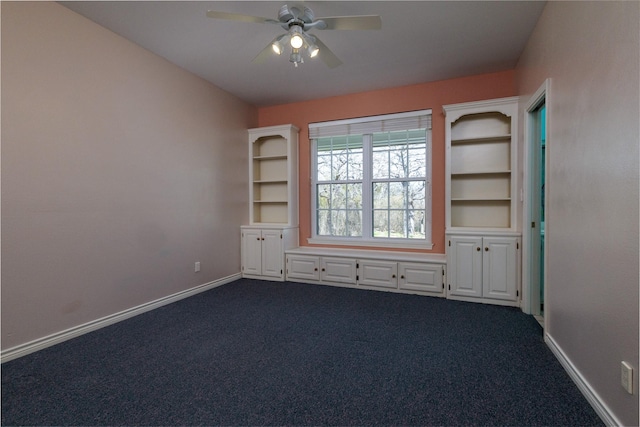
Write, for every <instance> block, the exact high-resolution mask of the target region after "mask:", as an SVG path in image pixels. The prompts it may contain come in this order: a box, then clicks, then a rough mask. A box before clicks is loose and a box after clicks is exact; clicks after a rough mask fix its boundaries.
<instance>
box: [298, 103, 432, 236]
mask: <svg viewBox="0 0 640 427" xmlns="http://www.w3.org/2000/svg"><path fill="white" fill-rule="evenodd" d="M309 136H310V138H311V140H312V156H313V163H312V193H313V194H312V215H313V218H312V226H313V233H312V238H311V239H310V242H311V243H333V244H336V243H337V244H340V243H342V244H350V245H363V246H382V247H385V246H390V247H421V248H430V247H431V200H430V196H431V112H430V111H419V112H415V113H403V114H393V115H387V116H377V117H370V118H364V119H357V120H341V121H335V122H324V123H312V124H310V125H309Z"/></svg>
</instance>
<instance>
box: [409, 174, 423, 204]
mask: <svg viewBox="0 0 640 427" xmlns="http://www.w3.org/2000/svg"><path fill="white" fill-rule="evenodd" d="M425 187H426V186H425V182H424V181H411V182H409V185H408V194H407V204H408V208H413V209H424V208H425V204H424V202H425V197H426V194H425Z"/></svg>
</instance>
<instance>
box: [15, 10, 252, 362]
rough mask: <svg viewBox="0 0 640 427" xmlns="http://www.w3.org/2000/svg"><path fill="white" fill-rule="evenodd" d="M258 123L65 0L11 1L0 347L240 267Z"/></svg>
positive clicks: (245, 109) (230, 100) (247, 109)
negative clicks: (250, 155) (252, 131)
mask: <svg viewBox="0 0 640 427" xmlns="http://www.w3.org/2000/svg"><path fill="white" fill-rule="evenodd" d="M256 124H257V111H256V109H255V108H253V107H251V106H249V105H247V104H245V103H243V102H241V101H239V100H238V99H237V98H235V97H233V96H231V95H230V94H228V93H226V92H224V91H222V90H220V89H219V88H216V87H214V86H212V85H211V84H209V83H207V82H206V81H204V80H202V79H200V78H198V77H196V76H194V75H192V74H190V73H188V72H186V71H185V70H183V69H181V68H179V67H177V66H175V65H173V64H171V63H169V62H167V61H166V60H164V59H162V58H160V57H158V56H156V55H154V54H151V53H150V52H148V51H146V50H144V49H142V48H141V47H139V46H137V45H134V44H132V43H131V42H129V41H127V40H125V39H123V38H121V37H119V36H117V35H115V34H114V33H112V32H110V31H108V30H106V29H104V28H102V27H100V26H98V25H96V24H94V23H93V22H91V21H89V20H87V19H85V18H83V17H81V16H80V15H77V14H75V13H74V12H71V11H70V10H68V9H67V8H65V7H63V6H60V5H58V4H56V3H53V2H41V3H40V2H39V3H31V2H24V3H23V2H16V3H12V2H2V349H3V350H5V349H8V348H12V347H14V346H17V345H20V344H24V343H26V342H29V341H31V340H35V339H39V338H42V337H46V336H48V335H50V334H52V333H56V332H59V331H63V330H66V329H68V328H72V327H75V326H78V325H82V324H85V323H87V322H90V321H93V320H95V319H99V318H101V317H103V316H107V315H111V314H114V313H118V312H120V311H123V310H126V309H129V308H131V307H136V306H138V305H140V304H144V303H147V302H150V301H154V300H156V299H159V298H163V297H166V296H168V295H172V294H174V293H177V292H181V291H184V290H187V289H190V288H193V287H196V286H198V285H202V284H205V283H208V282H212V281H216V280H219V279H223V278H225V277H228V276H231V275H233V274H236V273H238V272H239V271H240V238H239V227H240V225H241V224H242V223H245V222H246V221H247V219H248V218H247V211H248V206H247V200H248V194H247V192H248V182H247V180H248V177H247V175H248V173H247V131H246V130H247V128H249V127H252V126H255V125H256ZM195 261H200V262H201V263H202V264H201V265H202V271H201V272H199V273H195V272H194V262H195Z"/></svg>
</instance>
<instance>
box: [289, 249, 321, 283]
mask: <svg viewBox="0 0 640 427" xmlns="http://www.w3.org/2000/svg"><path fill="white" fill-rule="evenodd" d="M287 279H293V280H295V279H303V280H320V257H317V256H309V255H287Z"/></svg>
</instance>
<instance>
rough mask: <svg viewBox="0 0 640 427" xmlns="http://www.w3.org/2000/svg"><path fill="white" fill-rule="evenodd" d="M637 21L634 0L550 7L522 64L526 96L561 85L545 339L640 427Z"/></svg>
mask: <svg viewBox="0 0 640 427" xmlns="http://www.w3.org/2000/svg"><path fill="white" fill-rule="evenodd" d="M639 20H640V3H638V2H635V1H633V2H549V3H548V4H547V6H546V7H545V10H544V12H543V14H542V16H541V18H540V20H539V22H538V24H537V26H536V29H535V30H534V32H533V34H532V36H531V38H530V40H529V42H528V45H527V48H526V50H525V52H524V53H523V55H522V56H521V58H520V61H519V63H518V66H517V69H516V80H517V84H518V92H519V93H520V94H521V95H524V96H525V98H526V95H529V96H531V95H532V94H533V93H534V92H535V91H536V90H537V89H538V87H540V85H542V83H543V82H544V80H545V79H546V78H551V87H550V90H549V93H548V98H547V108H548V117H549V122H548V126H549V128H548V137H549V139H548V142H547V144H548V145H547V152H548V156H549V164H548V169H547V173H548V176H549V180H548V182H547V184H548V185H547V187H546V190H547V209H548V211H547V213H548V215H547V218H546V220H547V228H546V239H547V242H548V259H549V261H548V282H547V299H546V301H545V316H546V317H547V325H548V329H547V331H546V332H547V334H548V335H549V336H550V337H551V338H552V339H553V341H555V342H556V343H557V344H558V346H559V347H560V349H561V350H562V351H563V352H564V353H565V354H566V356H567V358H568V359H569V360H570V362H571V363H572V364H573V365H574V366H575V368H576V370H577V371H578V372H579V373H580V374H581V375H582V377H583V378H584V380H585V381H586V382H587V383H588V384H589V386H590V387H591V388H592V390H593V391H594V392H595V394H597V395H598V396H599V398H600V399H601V401H602V402H603V403H604V404H605V405H606V407H607V408H608V410H609V412H610V413H612V414H614V416H615V417H616V418H617V420H618V422H620V423H622V424H624V425H638V424H639V418H638V386H637V378H638V376H637V374H638V369H639V368H640V366H639V364H638V345H639V343H638V335H639V328H638V313H639V312H638V298H639V295H638V277H639V271H638V257H639V252H638V203H639V198H638V160H639V157H638V156H639V150H638V147H639V142H640V138H639V117H640V94H639V89H638V88H639V75H640V69H639V60H640V58H639V55H640V40H639V34H640V28H639V23H638V22H639ZM622 360H626V361H628V362H630V363H632V364H633V366H634V368H635V373H636V387H635V394H634V395H629V394H627V393H626V391H625V390H624V389H623V388H622V387H621V386H620V362H621V361H622Z"/></svg>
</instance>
